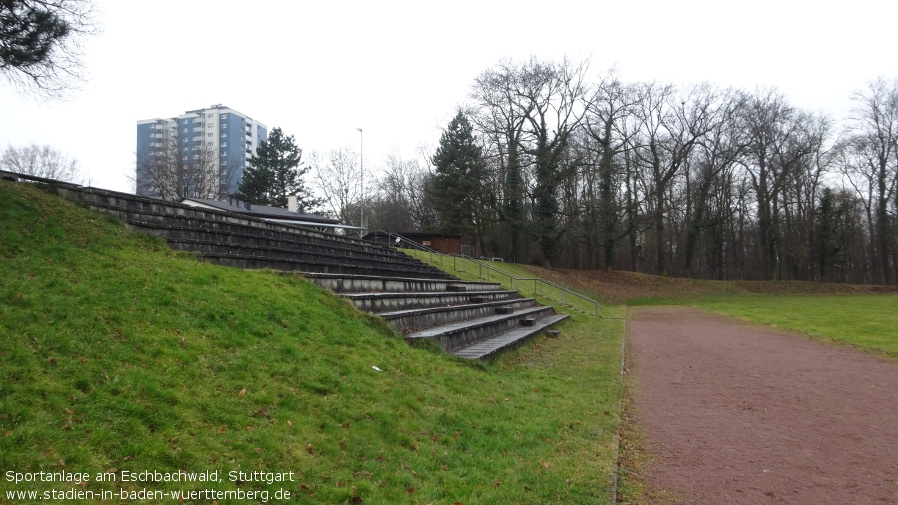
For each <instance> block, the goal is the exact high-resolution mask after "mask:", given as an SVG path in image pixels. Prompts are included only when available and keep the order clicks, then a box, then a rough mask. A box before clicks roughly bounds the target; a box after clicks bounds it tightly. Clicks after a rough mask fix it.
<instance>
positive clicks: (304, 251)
mask: <svg viewBox="0 0 898 505" xmlns="http://www.w3.org/2000/svg"><path fill="white" fill-rule="evenodd" d="M168 244H169V246H171V248H172V249H177V250H181V251H188V252H193V253H196V254H197V255H200V256H202V257H213V256H217V255H227V256H239V257H245V258H261V259H264V260H265V261H269V260H273V259H278V260H291V261H295V262H299V263H320V262H324V263H330V262H337V263H339V264H341V265H343V266H344V267H347V268H350V267H360V268H361V267H376V268H387V269H391V270H396V271H405V272H408V273H415V274H419V275H420V274H423V275H424V276H427V275H434V274H438V273H440V274H441V273H442V271H440V270H438V269H435V268H433V267H431V266H430V265H426V264H423V263H420V262H417V261H414V260H412V259H411V258H407V259H405V260H402V259H395V260H391V259H386V258H384V257H380V256H367V257H366V256H365V255H362V254H354V255H335V254H330V253H328V252H326V251H322V250H320V249H318V248H317V247H315V246H311V247H306V248H302V247H298V248H293V249H286V248H275V247H264V246H263V247H259V246H254V245H246V244H240V243H216V242H207V241H204V240H193V239H190V240H180V239H178V240H168ZM409 260H411V261H409ZM300 270H301V268H300Z"/></svg>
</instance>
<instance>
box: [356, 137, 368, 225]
mask: <svg viewBox="0 0 898 505" xmlns="http://www.w3.org/2000/svg"><path fill="white" fill-rule="evenodd" d="M356 130H358V131H359V169H360V172H361V177H362V200H361V202H360V203H359V208H360V209H361V211H362V217H361V221H360V222H359V227H360V228H362V230H359V235H361V236H364V232H365V231H367V230H366V228H367V227H366V226H365V134H364V132H362V129H361V128H356Z"/></svg>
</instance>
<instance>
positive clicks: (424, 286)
mask: <svg viewBox="0 0 898 505" xmlns="http://www.w3.org/2000/svg"><path fill="white" fill-rule="evenodd" d="M303 276H304V277H306V278H307V279H308V280H310V281H312V282H314V283H315V284H318V285H319V286H321V287H323V288H325V289H329V290H331V291H333V292H334V293H337V294H343V293H409V292H415V293H417V292H436V291H454V292H460V291H461V292H468V291H499V290H501V289H502V285H501V284H499V283H495V282H478V281H462V280H458V279H456V278H454V277H451V276H449V275H446V274H443V277H442V278H435V277H434V278H418V277H414V278H412V277H409V276H407V275H406V276H396V277H381V276H376V275H346V274H328V273H303Z"/></svg>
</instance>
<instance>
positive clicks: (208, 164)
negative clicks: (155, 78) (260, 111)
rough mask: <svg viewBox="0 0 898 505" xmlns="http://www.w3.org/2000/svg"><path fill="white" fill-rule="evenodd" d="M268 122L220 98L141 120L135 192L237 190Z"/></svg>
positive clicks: (202, 194) (177, 196) (174, 196)
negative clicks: (176, 113) (199, 106)
mask: <svg viewBox="0 0 898 505" xmlns="http://www.w3.org/2000/svg"><path fill="white" fill-rule="evenodd" d="M267 137H268V127H266V126H265V125H264V124H262V123H260V122H259V121H256V120H254V119H252V118H251V117H249V116H247V115H245V114H242V113H240V112H238V111H236V110H234V109H231V108H228V107H225V106H223V105H221V104H218V105H213V106H211V107H209V108H206V109H198V110H191V111H187V112H185V113H184V114H181V115H180V116H178V117H173V118H168V119H144V120H141V121H138V122H137V151H136V152H137V163H136V174H135V180H136V182H137V188H136V192H137V194H138V195H140V196H151V197H157V198H164V199H166V200H181V199H182V198H186V197H196V198H212V199H219V198H223V197H225V196H227V195H231V194H233V193H234V192H235V191H236V190H237V187H238V186H239V185H240V181H241V180H243V170H244V169H245V168H246V166H247V164H248V163H249V159H250V157H251V156H252V155H253V154H255V153H256V148H257V147H258V146H259V144H260V143H261V142H262V141H264V140H266V138H267Z"/></svg>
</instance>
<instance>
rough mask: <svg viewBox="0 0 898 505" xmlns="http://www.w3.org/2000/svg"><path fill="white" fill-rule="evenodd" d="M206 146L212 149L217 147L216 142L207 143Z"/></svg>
mask: <svg viewBox="0 0 898 505" xmlns="http://www.w3.org/2000/svg"><path fill="white" fill-rule="evenodd" d="M206 145H207V146H209V147H212V146H214V145H215V142H206Z"/></svg>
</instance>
